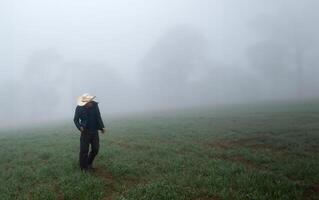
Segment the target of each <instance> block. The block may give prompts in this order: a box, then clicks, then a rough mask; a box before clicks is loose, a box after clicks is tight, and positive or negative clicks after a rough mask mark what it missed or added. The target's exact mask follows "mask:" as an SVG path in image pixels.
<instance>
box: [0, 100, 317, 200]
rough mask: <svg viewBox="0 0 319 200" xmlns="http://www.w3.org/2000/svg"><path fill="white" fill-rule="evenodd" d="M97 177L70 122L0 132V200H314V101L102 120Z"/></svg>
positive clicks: (315, 160)
mask: <svg viewBox="0 0 319 200" xmlns="http://www.w3.org/2000/svg"><path fill="white" fill-rule="evenodd" d="M105 118H106V120H105V121H106V124H108V128H109V133H108V134H107V135H100V138H101V141H100V145H101V149H100V152H99V155H98V157H97V159H96V161H95V166H96V167H97V171H96V172H94V173H89V174H83V173H82V172H81V171H80V170H79V168H78V151H79V133H78V132H77V130H76V129H75V128H74V127H73V124H72V123H71V122H72V120H70V123H69V124H61V125H49V126H46V127H38V128H32V129H31V128H29V129H26V130H22V129H20V130H11V131H10V130H6V131H5V130H3V131H2V133H1V134H0V148H1V151H0V199H39V200H43V199H72V200H74V199H77V200H81V199H93V200H94V199H107V200H110V199H118V200H133V199H134V200H135V199H136V200H215V199H231V200H232V199H260V200H261V199H264V200H270V199H287V200H293V199H319V193H318V192H319V103H316V102H308V103H304V104H293V103H289V104H284V103H281V104H266V105H263V106H261V105H250V106H245V105H237V106H229V107H223V108H220V109H200V108H199V109H192V110H188V111H178V112H166V113H165V112H163V113H155V114H145V115H136V116H134V115H130V117H118V118H108V117H107V115H105Z"/></svg>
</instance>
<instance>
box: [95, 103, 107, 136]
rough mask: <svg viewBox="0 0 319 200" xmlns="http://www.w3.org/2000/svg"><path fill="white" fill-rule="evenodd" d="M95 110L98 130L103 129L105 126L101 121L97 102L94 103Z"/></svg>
mask: <svg viewBox="0 0 319 200" xmlns="http://www.w3.org/2000/svg"><path fill="white" fill-rule="evenodd" d="M96 112H97V121H98V125H99V130H102V131H103V129H104V128H105V127H104V123H103V120H102V117H101V113H100V109H99V106H98V104H96Z"/></svg>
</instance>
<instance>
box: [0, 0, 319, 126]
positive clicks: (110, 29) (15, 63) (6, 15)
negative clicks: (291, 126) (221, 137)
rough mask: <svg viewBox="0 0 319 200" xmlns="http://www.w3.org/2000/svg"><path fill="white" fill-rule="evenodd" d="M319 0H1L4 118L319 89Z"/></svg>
mask: <svg viewBox="0 0 319 200" xmlns="http://www.w3.org/2000/svg"><path fill="white" fill-rule="evenodd" d="M318 8H319V2H318V1H317V0H303V1H300V0H240V1H238V0H200V1H199V0H157V1H155V0H116V1H115V0H91V1H86V0H67V1H65V0H63V1H62V0H23V1H18V0H1V2H0V24H1V26H0V27H1V31H0V36H1V37H0V44H1V46H0V73H1V79H0V91H1V98H0V103H1V115H0V122H1V126H6V125H18V124H19V123H22V122H24V123H30V122H41V121H48V120H55V119H62V118H66V117H73V113H74V109H75V106H76V99H77V97H78V96H80V95H81V94H82V93H85V92H89V93H91V94H93V95H96V96H97V101H99V102H100V109H101V110H102V112H103V113H105V114H111V113H121V112H134V111H147V110H160V109H171V108H185V107H192V106H206V105H207V106H214V105H220V104H228V103H243V102H247V103H248V102H258V101H269V100H303V99H308V98H316V97H318V96H319V79H318V78H317V75H318V72H319V68H318V64H319V25H318V19H319V14H318Z"/></svg>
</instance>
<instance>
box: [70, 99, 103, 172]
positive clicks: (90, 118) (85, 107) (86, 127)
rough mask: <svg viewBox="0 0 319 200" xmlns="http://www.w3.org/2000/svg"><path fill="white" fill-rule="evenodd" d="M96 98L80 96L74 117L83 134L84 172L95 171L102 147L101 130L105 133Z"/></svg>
mask: <svg viewBox="0 0 319 200" xmlns="http://www.w3.org/2000/svg"><path fill="white" fill-rule="evenodd" d="M94 98H95V96H92V95H90V94H87V93H86V94H83V95H82V96H80V97H79V99H78V103H77V104H78V105H77V107H76V109H75V115H74V123H75V126H76V127H77V128H78V129H79V131H80V132H81V138H80V158H79V160H80V167H81V170H82V171H87V170H93V169H94V168H93V167H92V164H93V161H94V158H95V156H96V155H97V153H98V151H99V147H100V144H99V143H100V142H99V130H100V131H101V132H102V133H104V132H105V130H104V124H103V121H102V118H101V114H100V110H99V107H98V103H97V102H95V101H93V100H94ZM90 145H91V151H90V153H89V146H90Z"/></svg>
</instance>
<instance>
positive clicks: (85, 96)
mask: <svg viewBox="0 0 319 200" xmlns="http://www.w3.org/2000/svg"><path fill="white" fill-rule="evenodd" d="M95 97H96V96H92V95H90V94H88V93H85V94H83V95H82V96H80V97H79V98H78V101H77V104H78V106H85V105H86V104H87V103H89V102H91V101H93V99H94V98H95Z"/></svg>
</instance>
